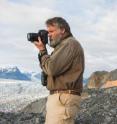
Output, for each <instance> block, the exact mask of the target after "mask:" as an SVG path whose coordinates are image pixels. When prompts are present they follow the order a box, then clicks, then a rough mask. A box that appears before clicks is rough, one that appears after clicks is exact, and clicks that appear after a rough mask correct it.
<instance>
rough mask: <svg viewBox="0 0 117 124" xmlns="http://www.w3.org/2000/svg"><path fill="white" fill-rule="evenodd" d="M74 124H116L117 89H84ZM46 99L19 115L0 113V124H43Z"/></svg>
mask: <svg viewBox="0 0 117 124" xmlns="http://www.w3.org/2000/svg"><path fill="white" fill-rule="evenodd" d="M84 92H87V93H88V94H89V96H90V97H87V98H85V99H83V100H82V102H81V108H80V112H79V113H78V115H77V118H76V122H75V124H116V122H117V87H114V88H108V89H91V90H89V89H85V90H84ZM45 104H46V98H44V99H41V100H40V101H35V102H32V103H31V104H29V105H28V106H27V107H26V108H24V109H23V110H22V112H20V113H0V124H44V121H45Z"/></svg>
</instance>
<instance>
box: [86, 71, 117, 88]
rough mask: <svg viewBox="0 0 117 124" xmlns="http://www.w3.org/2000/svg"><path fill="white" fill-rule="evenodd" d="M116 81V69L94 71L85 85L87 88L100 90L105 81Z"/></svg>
mask: <svg viewBox="0 0 117 124" xmlns="http://www.w3.org/2000/svg"><path fill="white" fill-rule="evenodd" d="M115 80H117V69H115V70H113V71H110V72H107V71H96V72H94V73H92V74H91V76H90V77H89V79H88V82H87V84H86V87H87V88H101V87H103V85H104V84H105V83H107V81H115Z"/></svg>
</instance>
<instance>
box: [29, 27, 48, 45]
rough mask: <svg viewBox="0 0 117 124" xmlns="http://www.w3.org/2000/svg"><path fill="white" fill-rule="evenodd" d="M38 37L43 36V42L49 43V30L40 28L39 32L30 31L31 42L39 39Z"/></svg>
mask: <svg viewBox="0 0 117 124" xmlns="http://www.w3.org/2000/svg"><path fill="white" fill-rule="evenodd" d="M38 37H40V38H41V41H42V42H43V44H47V43H48V31H46V30H44V29H43V30H39V31H38V33H28V34H27V39H28V41H30V42H32V43H33V42H34V41H38Z"/></svg>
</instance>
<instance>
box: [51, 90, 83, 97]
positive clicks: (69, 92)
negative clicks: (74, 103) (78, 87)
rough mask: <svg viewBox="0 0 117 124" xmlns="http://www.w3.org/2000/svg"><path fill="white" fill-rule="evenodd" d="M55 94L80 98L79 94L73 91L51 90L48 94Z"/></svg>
mask: <svg viewBox="0 0 117 124" xmlns="http://www.w3.org/2000/svg"><path fill="white" fill-rule="evenodd" d="M56 93H67V94H73V95H78V96H81V93H80V92H78V91H75V90H51V91H50V94H51V95H52V94H56Z"/></svg>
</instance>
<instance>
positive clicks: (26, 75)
mask: <svg viewBox="0 0 117 124" xmlns="http://www.w3.org/2000/svg"><path fill="white" fill-rule="evenodd" d="M0 78H2V79H15V80H26V81H38V80H39V79H40V73H36V72H21V71H20V69H18V67H17V66H14V67H0Z"/></svg>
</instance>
